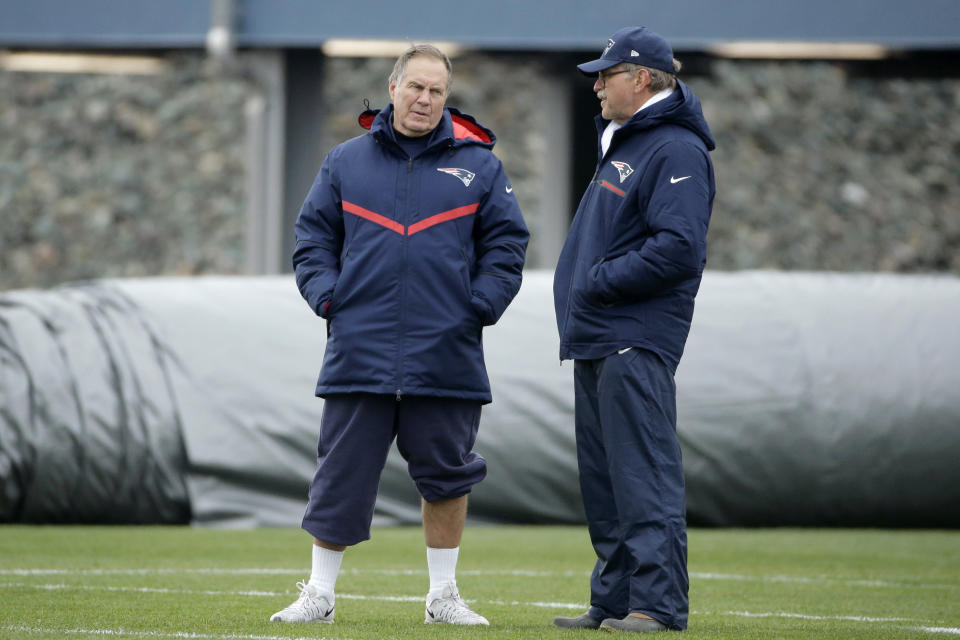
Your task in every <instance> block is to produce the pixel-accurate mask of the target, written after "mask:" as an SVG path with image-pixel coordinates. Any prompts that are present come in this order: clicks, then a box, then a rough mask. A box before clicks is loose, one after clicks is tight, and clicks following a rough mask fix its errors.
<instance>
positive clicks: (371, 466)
mask: <svg viewBox="0 0 960 640" xmlns="http://www.w3.org/2000/svg"><path fill="white" fill-rule="evenodd" d="M396 405H397V402H396V400H395V399H394V397H393V396H380V395H370V394H346V395H336V396H329V397H327V398H326V400H325V401H324V405H323V418H322V419H321V425H320V438H319V442H318V443H317V471H316V473H315V474H314V476H313V482H312V483H311V485H310V497H309V501H308V503H307V510H306V513H305V514H304V516H303V522H302V524H301V526H302V527H303V528H304V529H305V530H306V531H308V532H309V533H310V534H311V535H313V537H315V538H317V539H319V540H323V541H325V542H330V543H333V544H342V545H347V546H349V545H354V544H357V543H358V542H363V541H364V540H369V539H370V524H371V522H372V521H373V510H374V506H375V504H376V500H377V487H378V486H379V483H380V474H381V473H382V472H383V467H384V465H385V464H386V462H387V454H388V453H389V451H390V445H391V444H392V443H393V438H394V435H395V433H396V431H395V429H396V424H395V420H396Z"/></svg>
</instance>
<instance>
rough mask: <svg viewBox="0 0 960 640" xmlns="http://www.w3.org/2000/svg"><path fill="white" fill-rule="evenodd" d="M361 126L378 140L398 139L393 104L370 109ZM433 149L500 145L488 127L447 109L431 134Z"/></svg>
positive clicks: (453, 109) (362, 114) (362, 117)
mask: <svg viewBox="0 0 960 640" xmlns="http://www.w3.org/2000/svg"><path fill="white" fill-rule="evenodd" d="M357 122H359V124H360V126H361V127H363V128H364V129H369V130H370V133H372V134H373V135H375V136H377V137H385V138H387V139H389V140H396V136H395V135H394V128H393V105H392V104H391V105H389V106H387V108H386V109H383V110H380V109H367V110H366V111H364V112H363V113H361V114H360V117H359V118H357ZM430 135H431V136H432V140H431V141H430V145H431V146H433V145H434V144H437V143H438V142H441V141H444V140H448V141H450V142H451V143H452V144H453V145H455V146H459V145H461V144H481V145H483V146H486V147H488V148H490V149H492V148H493V145H494V144H496V142H497V137H496V136H495V135H493V131H491V130H490V129H488V128H486V127H485V126H483V125H482V124H480V123H479V122H477V121H476V119H475V118H474V117H473V116H471V115H468V114H466V113H462V112H461V111H460V110H459V109H456V108H454V107H444V109H443V117H442V118H440V124H438V125H437V128H436V129H434V131H433V133H432V134H430Z"/></svg>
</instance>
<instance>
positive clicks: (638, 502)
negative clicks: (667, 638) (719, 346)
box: [554, 27, 715, 632]
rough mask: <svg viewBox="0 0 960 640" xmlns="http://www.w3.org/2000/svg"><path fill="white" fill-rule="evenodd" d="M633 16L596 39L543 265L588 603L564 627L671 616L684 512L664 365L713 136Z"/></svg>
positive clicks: (673, 68)
mask: <svg viewBox="0 0 960 640" xmlns="http://www.w3.org/2000/svg"><path fill="white" fill-rule="evenodd" d="M679 67H680V63H679V62H677V61H676V60H674V58H673V52H672V50H671V48H670V46H669V45H668V44H667V42H666V41H665V40H664V39H663V38H661V37H660V36H659V35H657V34H655V33H653V32H651V31H649V30H647V29H645V28H643V27H627V28H624V29H621V30H620V31H617V32H616V33H615V34H613V36H611V37H610V38H609V40H608V41H607V47H606V48H605V49H604V51H603V54H602V55H601V57H600V58H599V59H598V60H594V61H591V62H587V63H584V64H581V65H579V67H578V68H579V69H580V70H581V71H582V72H583V73H585V74H587V75H591V76H596V82H595V83H594V85H593V90H594V92H595V93H596V94H597V97H598V98H599V99H600V108H601V113H600V115H599V116H598V117H597V120H596V123H597V133H598V136H599V141H598V148H597V158H598V162H597V168H596V172H595V174H594V176H593V179H592V180H591V182H590V184H589V185H588V187H587V190H586V192H585V193H584V195H583V199H582V200H581V202H580V207H579V208H578V210H577V213H576V216H575V217H574V220H573V224H572V226H571V228H570V231H569V234H568V237H567V241H566V244H565V245H564V248H563V251H562V252H561V255H560V260H559V262H558V264H557V270H556V274H555V277H554V302H555V307H556V314H557V326H558V328H559V332H560V358H561V360H564V359H572V360H574V361H575V364H574V387H575V392H576V397H575V423H576V441H577V461H578V465H579V470H580V487H581V492H582V494H583V501H584V509H585V511H586V515H587V521H588V525H589V530H590V538H591V541H592V543H593V548H594V550H595V552H596V554H597V562H596V566H595V567H594V570H593V575H592V577H591V580H590V590H591V597H590V605H591V606H590V609H589V611H587V612H586V613H584V614H583V615H581V616H577V617H574V618H567V617H558V618H556V619H555V620H554V624H555V625H556V626H559V627H564V628H589V629H596V628H602V629H606V630H613V631H640V632H644V631H662V630H665V629H684V628H686V625H687V615H688V609H689V601H688V578H687V564H686V550H687V540H686V509H685V500H684V480H683V468H682V464H681V456H680V446H679V442H678V440H677V436H676V388H675V386H674V373H675V372H676V368H677V365H678V364H679V362H680V357H681V355H682V353H683V348H684V344H685V343H686V339H687V334H688V332H689V329H690V321H691V319H692V317H693V302H694V297H695V296H696V293H697V289H698V288H699V286H700V278H701V275H702V273H703V268H704V265H705V263H706V236H707V224H708V222H709V220H710V212H711V209H712V206H713V197H714V191H715V186H714V177H713V165H712V163H711V161H710V156H709V151H711V150H712V149H713V148H714V142H713V138H712V137H711V135H710V130H709V128H708V127H707V123H706V121H705V120H704V118H703V114H702V112H701V109H700V103H699V101H698V100H697V97H696V96H695V95H694V94H693V92H692V91H690V89H689V88H688V87H687V86H686V85H685V84H683V83H682V82H680V81H679V80H677V79H676V77H675V74H676V72H677V71H679V70H680V68H679Z"/></svg>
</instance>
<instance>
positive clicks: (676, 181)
mask: <svg viewBox="0 0 960 640" xmlns="http://www.w3.org/2000/svg"><path fill="white" fill-rule="evenodd" d="M692 177H693V176H683V177H682V178H674V177H673V176H670V184H677V183H678V182H683V181H684V180H686V179H687V178H692Z"/></svg>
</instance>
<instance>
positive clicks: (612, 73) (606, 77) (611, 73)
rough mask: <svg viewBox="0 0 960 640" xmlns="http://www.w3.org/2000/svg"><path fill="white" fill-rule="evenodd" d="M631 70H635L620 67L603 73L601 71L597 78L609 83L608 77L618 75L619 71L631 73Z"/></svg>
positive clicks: (601, 81) (602, 82) (603, 82)
mask: <svg viewBox="0 0 960 640" xmlns="http://www.w3.org/2000/svg"><path fill="white" fill-rule="evenodd" d="M631 71H633V69H620V70H619V71H612V72H610V73H603V72H602V71H601V72H600V73H598V74H597V80H599V81H600V83H601V84H607V79H608V78H611V77H613V76H615V75H617V74H618V73H630V72H631Z"/></svg>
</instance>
